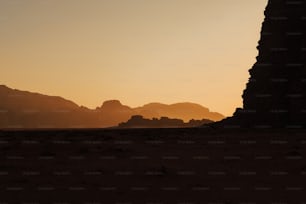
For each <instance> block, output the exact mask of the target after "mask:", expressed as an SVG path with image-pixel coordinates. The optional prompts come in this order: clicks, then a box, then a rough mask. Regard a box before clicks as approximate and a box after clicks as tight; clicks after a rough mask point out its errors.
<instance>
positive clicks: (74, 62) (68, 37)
mask: <svg viewBox="0 0 306 204" xmlns="http://www.w3.org/2000/svg"><path fill="white" fill-rule="evenodd" d="M266 4H267V1H266V0H265V1H264V0H260V1H256V2H254V1H242V0H235V1H231V2H228V1H225V0H219V1H213V2H211V1H203V0H201V1H200V0H191V1H188V2H186V1H184V0H176V1H173V0H167V1H161V0H158V1H146V2H141V1H138V0H127V1H120V0H115V1H114V0H104V1H97V0H92V1H90V2H88V1H71V0H65V1H60V2H59V1H50V0H45V1H35V0H29V1H26V2H24V1H14V2H12V1H1V2H0V12H1V15H0V25H1V28H0V32H1V35H2V36H3V37H2V38H1V39H0V42H1V44H2V46H1V48H0V53H1V56H2V57H1V58H2V60H1V64H0V66H1V67H2V68H1V71H2V73H3V75H2V83H3V84H5V85H7V86H8V87H12V88H14V89H19V90H26V91H31V92H38V93H42V94H47V95H55V96H61V97H63V98H65V99H68V100H71V101H73V102H75V103H76V104H78V105H83V106H86V107H88V108H91V109H92V108H95V107H96V106H97V104H98V105H99V104H101V103H103V101H107V100H112V99H117V100H119V101H121V103H122V104H127V105H128V106H130V107H139V106H141V105H144V104H147V103H152V102H159V103H164V104H173V103H178V102H192V103H197V104H200V105H202V106H204V107H207V108H209V109H210V110H211V111H214V112H219V113H221V114H223V115H225V116H231V115H232V113H233V112H234V111H235V109H236V108H237V107H241V106H242V98H241V95H242V91H243V90H244V89H245V84H246V83H247V80H248V78H249V73H248V70H249V69H250V68H251V67H252V66H253V64H254V63H255V61H256V56H257V54H258V52H257V50H256V46H257V42H258V40H259V36H260V29H261V24H262V21H263V17H264V8H265V6H266ZM242 19H243V20H242ZM224 99H226V103H224Z"/></svg>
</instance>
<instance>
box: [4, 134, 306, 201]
mask: <svg viewBox="0 0 306 204" xmlns="http://www.w3.org/2000/svg"><path fill="white" fill-rule="evenodd" d="M305 147H306V131H304V130H289V129H283V130H271V129H252V130H250V129H210V128H190V129H120V130H116V129H86V130H32V131H30V130H28V131H14V130H3V131H0V152H1V154H0V203H57V204H60V203H61V204H63V203H87V204H89V203H91V204H94V203H95V204H96V203H106V204H111V203H117V204H119V203H120V204H132V203H145V204H161V203H165V204H166V203H176V204H178V203H179V204H194V203H199V204H205V203H209V204H217V203H218V204H221V203H224V204H237V203H241V204H242V203H244V204H247V203H248V204H251V203H252V204H255V203H258V204H264V203H270V204H272V203H274V204H285V203H287V204H289V203H290V204H293V203H298V204H304V203H306V196H305V195H306V160H305V156H306V154H305V153H306V151H305V150H306V148H305Z"/></svg>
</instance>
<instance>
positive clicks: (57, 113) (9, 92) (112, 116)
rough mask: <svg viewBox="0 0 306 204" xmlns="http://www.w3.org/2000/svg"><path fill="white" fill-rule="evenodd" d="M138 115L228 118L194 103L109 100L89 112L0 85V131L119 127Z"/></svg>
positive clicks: (55, 100)
mask: <svg viewBox="0 0 306 204" xmlns="http://www.w3.org/2000/svg"><path fill="white" fill-rule="evenodd" d="M134 115H142V116H143V117H145V118H149V119H153V118H161V117H169V118H177V119H181V120H184V121H189V120H191V119H196V120H202V119H208V120H213V121H218V120H221V119H223V118H224V116H223V115H222V114H220V113H216V112H210V111H209V109H208V108H205V107H203V106H201V105H198V104H194V103H176V104H171V105H166V104H162V103H149V104H146V105H144V106H141V107H137V108H131V107H129V106H126V105H122V104H121V102H120V101H118V100H109V101H105V102H104V103H103V104H102V105H101V106H100V107H97V108H96V109H89V108H87V107H84V106H79V105H77V104H76V103H74V102H72V101H70V100H67V99H64V98H62V97H59V96H48V95H43V94H39V93H32V92H28V91H21V90H17V89H11V88H9V87H7V86H5V85H0V128H104V127H114V126H118V124H119V123H122V122H126V121H128V120H129V119H130V118H131V117H132V116H134Z"/></svg>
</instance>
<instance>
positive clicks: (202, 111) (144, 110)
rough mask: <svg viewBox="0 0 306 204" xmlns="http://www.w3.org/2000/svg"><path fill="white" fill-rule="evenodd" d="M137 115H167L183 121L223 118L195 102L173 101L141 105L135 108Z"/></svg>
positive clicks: (156, 116)
mask: <svg viewBox="0 0 306 204" xmlns="http://www.w3.org/2000/svg"><path fill="white" fill-rule="evenodd" d="M135 111H136V112H137V113H138V115H142V116H144V117H146V118H160V117H162V116H167V117H169V118H180V119H182V120H184V121H185V122H187V121H189V120H191V119H196V120H202V119H203V118H207V119H210V120H213V121H219V120H222V119H223V118H224V116H223V115H222V114H220V113H216V112H210V110H209V109H208V108H205V107H203V106H201V105H199V104H195V103H187V102H186V103H175V104H171V105H166V104H162V103H149V104H147V105H144V106H142V107H138V108H135Z"/></svg>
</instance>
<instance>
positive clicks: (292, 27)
mask: <svg viewBox="0 0 306 204" xmlns="http://www.w3.org/2000/svg"><path fill="white" fill-rule="evenodd" d="M257 48H258V51H259V54H258V57H257V62H256V63H255V64H254V66H253V67H252V68H251V69H250V70H249V72H250V79H249V82H248V83H247V87H246V89H245V91H244V93H243V108H242V109H237V111H236V112H235V114H234V116H233V117H232V118H229V119H227V120H225V121H223V122H222V123H223V124H226V125H237V126H244V127H292V128H301V127H306V98H305V97H306V67H305V62H306V1H304V0H269V2H268V5H267V7H266V10H265V20H264V22H263V25H262V31H261V39H260V41H259V45H258V47H257Z"/></svg>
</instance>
